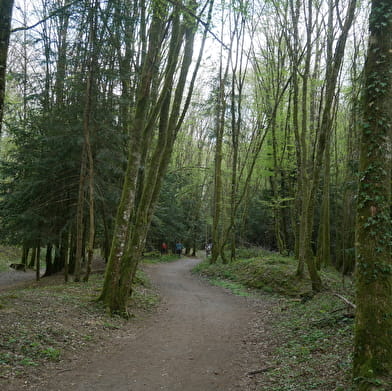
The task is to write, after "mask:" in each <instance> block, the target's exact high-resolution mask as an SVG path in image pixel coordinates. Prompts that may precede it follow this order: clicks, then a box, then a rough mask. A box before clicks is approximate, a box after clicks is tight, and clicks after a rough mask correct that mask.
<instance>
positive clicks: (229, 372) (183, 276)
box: [0, 259, 274, 391]
mask: <svg viewBox="0 0 392 391" xmlns="http://www.w3.org/2000/svg"><path fill="white" fill-rule="evenodd" d="M197 262H199V260H195V259H182V260H179V261H177V262H173V263H167V264H156V265H150V266H148V268H147V270H146V271H147V273H148V274H149V275H150V277H151V279H152V281H153V283H154V284H155V285H156V286H157V288H158V290H159V293H160V295H161V297H162V302H161V304H160V306H159V309H158V310H157V312H155V313H153V314H152V315H151V316H149V317H147V318H144V319H141V320H139V321H136V322H130V323H129V325H127V326H126V329H125V330H124V329H122V330H121V332H117V331H116V330H114V331H113V334H112V335H111V338H107V339H105V340H104V341H102V343H99V344H96V345H95V346H93V347H91V348H89V349H88V350H83V349H82V350H81V352H80V353H79V352H78V354H74V355H70V356H69V357H68V359H67V360H66V361H62V362H61V365H60V364H59V365H58V367H56V365H55V364H54V366H53V367H52V368H50V370H49V369H48V370H43V372H42V373H41V376H40V377H39V379H35V381H34V382H33V383H23V382H21V381H20V379H19V380H18V379H16V380H11V381H9V382H7V384H6V385H5V388H2V390H4V391H6V390H7V391H20V390H38V391H43V390H47V391H61V390H72V391H73V390H80V391H81V390H83V391H106V390H113V391H114V390H115V391H142V390H143V391H158V390H168V391H180V390H181V391H218V390H219V391H234V390H241V391H246V390H249V391H250V390H252V391H253V390H257V384H258V383H259V382H260V381H261V380H262V379H261V378H262V375H263V371H264V370H265V369H266V368H268V362H266V361H264V358H265V359H266V360H267V353H270V352H271V349H272V347H273V346H272V345H273V343H274V342H273V340H272V339H271V338H270V332H269V329H268V327H269V324H270V319H271V316H272V314H271V306H272V305H273V303H272V301H271V300H270V299H268V298H266V300H265V301H264V300H260V299H258V300H255V299H252V298H246V297H239V296H234V295H232V294H230V293H229V292H227V291H225V290H224V289H222V288H220V287H214V286H210V285H209V284H208V283H207V282H205V281H203V280H200V279H199V278H198V277H196V276H193V275H192V274H191V272H190V270H191V269H192V267H194V266H195V264H196V263H197ZM11 273H12V272H11ZM18 276H19V277H18V278H20V279H27V274H25V273H23V272H19V273H18ZM18 282H21V281H16V280H13V282H12V283H13V284H16V283H18ZM0 284H1V280H0ZM263 351H265V353H266V356H264V355H263Z"/></svg>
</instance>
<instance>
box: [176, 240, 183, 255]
mask: <svg viewBox="0 0 392 391" xmlns="http://www.w3.org/2000/svg"><path fill="white" fill-rule="evenodd" d="M183 248H184V246H183V245H182V243H181V242H180V241H178V242H177V243H176V254H178V256H179V257H181V254H182V249H183Z"/></svg>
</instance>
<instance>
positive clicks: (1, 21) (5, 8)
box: [0, 0, 14, 135]
mask: <svg viewBox="0 0 392 391" xmlns="http://www.w3.org/2000/svg"><path fill="white" fill-rule="evenodd" d="M13 5H14V0H0V135H1V125H2V123H3V113H4V97H5V71H6V67H7V55H8V45H9V40H10V28H11V18H12V8H13Z"/></svg>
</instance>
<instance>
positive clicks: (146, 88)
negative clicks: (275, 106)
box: [100, 2, 204, 316]
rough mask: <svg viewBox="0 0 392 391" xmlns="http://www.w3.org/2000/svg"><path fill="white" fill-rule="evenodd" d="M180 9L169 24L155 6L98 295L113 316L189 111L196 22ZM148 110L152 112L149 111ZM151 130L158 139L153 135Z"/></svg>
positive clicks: (123, 300) (122, 310) (123, 306)
mask: <svg viewBox="0 0 392 391" xmlns="http://www.w3.org/2000/svg"><path fill="white" fill-rule="evenodd" d="M188 6H189V7H190V9H193V10H194V9H196V3H195V2H191V3H190V4H189V5H188ZM181 10H182V9H181V7H180V6H179V5H175V6H174V9H173V12H172V14H171V15H170V18H169V19H170V20H169V19H167V18H165V15H166V16H167V15H168V8H166V11H165V10H164V9H162V4H160V3H159V4H158V3H155V8H154V16H153V20H152V24H151V27H150V37H149V49H148V52H147V56H146V61H145V62H144V64H145V66H144V69H143V70H142V73H141V82H140V85H139V91H138V95H137V106H136V112H135V119H134V121H133V123H134V127H133V129H132V132H131V135H132V136H133V137H132V139H131V143H130V153H129V160H128V168H127V175H126V178H125V182H124V187H123V193H122V199H121V203H120V206H119V209H118V214H117V221H116V228H115V234H114V238H113V243H112V249H111V254H110V257H109V263H108V267H107V270H106V274H105V281H104V287H103V290H102V293H101V297H100V299H101V300H102V301H103V302H104V304H105V306H106V307H107V308H108V310H109V312H110V313H112V314H113V313H119V314H122V315H125V316H126V315H127V302H128V298H129V294H130V292H131V288H132V281H133V278H134V275H135V273H136V269H137V266H138V262H139V260H140V258H141V255H142V251H143V249H144V244H145V240H146V236H147V232H148V228H149V225H150V222H151V219H152V216H153V212H154V208H155V205H156V203H157V200H158V195H159V191H160V188H161V184H162V180H163V177H164V174H165V171H166V168H167V166H168V164H169V161H170V157H171V153H172V149H173V145H174V141H175V139H176V135H177V133H178V131H179V128H180V126H181V124H182V122H183V120H184V116H185V112H186V110H187V108H188V107H189V103H190V95H191V94H192V90H193V86H194V82H195V73H194V76H193V77H192V79H191V82H190V86H189V89H188V95H186V94H184V93H185V87H186V84H187V75H188V73H189V69H190V66H191V62H192V55H193V43H194V35H195V31H196V23H197V21H196V20H195V19H194V18H193V17H190V15H189V14H188V13H187V12H186V13H184V14H182V11H181ZM166 23H171V30H170V33H171V35H170V42H169V47H168V49H167V53H166V62H165V63H164V65H165V68H164V74H163V75H159V74H157V70H158V69H159V67H158V65H159V64H158V63H157V62H156V61H157V60H158V59H160V58H161V54H162V53H161V50H165V48H164V47H163V46H162V40H163V39H164V37H165V35H166V34H167V30H166V28H165V27H166ZM203 42H204V41H203ZM203 46H204V45H202V49H203ZM202 49H201V51H202ZM200 61H201V56H199V58H198V62H197V64H196V67H195V69H196V70H197V68H198V66H199V64H200ZM196 70H195V72H196ZM176 71H178V74H177V73H176ZM160 76H161V77H163V79H161V81H162V89H161V90H160V91H159V94H158V95H157V96H156V98H155V92H156V91H155V89H154V88H153V85H154V78H157V77H158V78H159V77H160ZM153 96H154V99H153ZM184 96H185V102H184ZM151 103H153V105H152V104H151ZM148 109H151V110H150V111H149V112H148ZM135 126H136V129H135ZM156 127H157V129H158V134H157V135H155V134H154V132H153V129H155V128H156ZM135 132H140V133H139V136H140V137H136V138H135ZM155 137H156V138H155ZM137 143H139V144H137ZM152 145H153V146H152ZM142 168H143V169H142ZM135 178H136V180H135Z"/></svg>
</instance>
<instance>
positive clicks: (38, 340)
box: [0, 272, 159, 388]
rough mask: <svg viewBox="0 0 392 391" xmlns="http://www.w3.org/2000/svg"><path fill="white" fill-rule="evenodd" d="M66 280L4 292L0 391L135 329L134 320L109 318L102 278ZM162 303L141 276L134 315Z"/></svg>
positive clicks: (0, 299)
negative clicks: (100, 298)
mask: <svg viewBox="0 0 392 391" xmlns="http://www.w3.org/2000/svg"><path fill="white" fill-rule="evenodd" d="M62 278H63V277H62V276H54V277H50V278H47V279H46V278H45V279H42V280H41V281H40V282H39V283H35V282H34V283H32V284H31V287H29V288H26V289H12V290H8V291H5V292H3V293H1V294H0V388H1V383H2V382H3V381H4V382H6V381H7V379H9V378H15V377H17V378H23V380H26V381H28V379H29V376H33V377H34V376H37V375H38V373H39V372H40V371H42V370H43V369H45V368H50V366H51V364H53V363H59V362H61V361H62V360H63V359H64V358H65V357H67V356H68V355H73V354H76V355H79V354H82V352H83V351H84V350H85V349H86V348H88V347H89V346H91V345H92V344H94V345H97V344H98V345H99V344H101V343H103V342H104V341H107V340H108V339H109V338H112V337H113V331H114V330H117V332H119V333H121V332H122V330H124V332H125V330H126V328H127V327H131V323H132V322H131V323H130V322H127V321H126V320H124V319H122V318H120V317H109V316H108V315H107V314H106V313H105V310H104V308H103V307H102V305H101V304H100V303H99V302H96V299H97V297H98V295H99V293H100V291H101V288H102V282H103V276H102V275H101V274H94V275H92V276H91V278H90V281H89V282H88V283H72V282H71V283H67V284H64V283H63V282H62ZM158 300H159V299H158V295H157V294H156V292H155V291H153V290H152V288H151V287H150V285H149V281H148V279H147V277H146V276H145V275H144V274H143V273H142V272H138V275H137V284H136V286H135V289H134V293H133V297H132V301H131V303H130V309H129V311H130V313H132V314H134V315H135V317H136V318H138V317H143V316H144V315H145V314H147V313H149V312H150V311H151V310H152V309H153V308H154V307H155V306H156V305H157V303H158Z"/></svg>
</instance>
